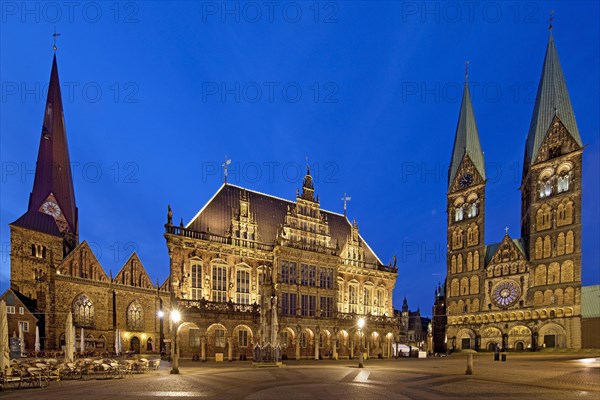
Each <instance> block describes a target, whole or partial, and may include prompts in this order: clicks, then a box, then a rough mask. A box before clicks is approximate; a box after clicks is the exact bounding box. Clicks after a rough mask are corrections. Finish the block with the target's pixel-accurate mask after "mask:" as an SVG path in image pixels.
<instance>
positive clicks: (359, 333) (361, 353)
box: [356, 318, 365, 368]
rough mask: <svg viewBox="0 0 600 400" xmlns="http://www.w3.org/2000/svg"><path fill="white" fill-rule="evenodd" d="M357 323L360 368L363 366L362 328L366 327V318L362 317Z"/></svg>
mask: <svg viewBox="0 0 600 400" xmlns="http://www.w3.org/2000/svg"><path fill="white" fill-rule="evenodd" d="M356 325H357V326H358V351H359V353H358V368H363V367H364V365H363V348H362V330H363V328H364V327H365V319H364V318H360V319H359V320H358V322H357V323H356Z"/></svg>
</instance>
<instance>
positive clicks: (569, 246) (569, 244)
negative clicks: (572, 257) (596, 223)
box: [565, 231, 575, 254]
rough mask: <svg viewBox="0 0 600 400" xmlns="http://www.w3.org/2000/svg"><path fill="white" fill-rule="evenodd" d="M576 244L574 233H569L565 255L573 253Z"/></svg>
mask: <svg viewBox="0 0 600 400" xmlns="http://www.w3.org/2000/svg"><path fill="white" fill-rule="evenodd" d="M574 242H575V239H574V237H573V231H569V232H567V240H566V243H565V253H567V254H571V253H573V246H574Z"/></svg>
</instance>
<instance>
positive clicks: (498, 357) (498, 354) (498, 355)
mask: <svg viewBox="0 0 600 400" xmlns="http://www.w3.org/2000/svg"><path fill="white" fill-rule="evenodd" d="M494 361H500V353H494Z"/></svg>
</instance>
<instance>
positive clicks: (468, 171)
mask: <svg viewBox="0 0 600 400" xmlns="http://www.w3.org/2000/svg"><path fill="white" fill-rule="evenodd" d="M467 175H468V176H470V177H471V179H469V180H470V181H471V183H469V184H468V186H467V187H471V186H475V185H479V184H481V183H485V179H484V178H483V177H482V176H481V174H480V173H479V171H478V170H477V168H476V167H475V164H474V163H473V161H471V157H469V155H468V154H466V155H465V157H464V158H463V160H462V161H461V164H460V167H459V169H458V171H457V173H456V176H455V177H454V180H453V181H452V182H451V184H450V193H452V192H458V191H460V190H463V189H465V188H466V187H463V186H462V185H461V178H462V177H463V176H467Z"/></svg>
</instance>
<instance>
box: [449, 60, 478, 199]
mask: <svg viewBox="0 0 600 400" xmlns="http://www.w3.org/2000/svg"><path fill="white" fill-rule="evenodd" d="M467 65H468V64H467ZM468 76H469V75H468V68H465V88H464V92H463V98H462V102H461V105H460V115H459V117H458V124H457V126H456V135H455V137H454V147H453V149H452V159H451V160H450V169H449V171H448V188H450V187H451V186H452V183H453V182H454V179H456V174H457V173H458V170H459V168H460V166H461V164H462V162H463V160H464V158H465V157H466V156H469V158H470V159H471V162H473V164H474V166H475V168H476V169H477V172H479V174H480V175H481V178H482V179H484V180H485V167H484V163H483V152H482V151H481V144H480V142H479V133H478V132H477V123H476V122H475V114H474V113H473V105H472V104H471V95H470V94H469V82H468Z"/></svg>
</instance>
